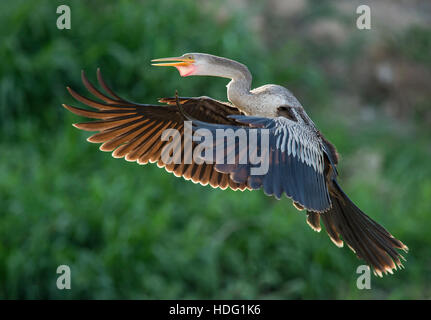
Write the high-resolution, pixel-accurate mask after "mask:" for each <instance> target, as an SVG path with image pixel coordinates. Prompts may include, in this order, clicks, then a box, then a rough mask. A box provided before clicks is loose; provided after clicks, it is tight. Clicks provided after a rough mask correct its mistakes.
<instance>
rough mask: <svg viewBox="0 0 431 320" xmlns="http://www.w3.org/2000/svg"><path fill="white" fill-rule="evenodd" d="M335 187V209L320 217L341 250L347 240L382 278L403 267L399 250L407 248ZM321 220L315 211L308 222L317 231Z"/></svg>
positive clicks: (333, 194)
mask: <svg viewBox="0 0 431 320" xmlns="http://www.w3.org/2000/svg"><path fill="white" fill-rule="evenodd" d="M332 187H333V188H331V189H333V190H331V191H332V192H331V202H332V208H331V209H330V210H329V211H327V212H324V213H321V214H320V218H321V219H322V221H323V224H324V225H325V228H326V231H327V233H328V235H329V237H330V238H331V240H332V241H333V242H334V243H335V244H336V245H337V246H338V247H342V246H343V240H344V242H345V243H346V244H347V245H348V247H349V248H350V249H352V250H353V252H355V253H356V255H357V256H358V257H359V258H360V259H363V260H365V262H366V263H367V264H369V265H370V266H371V267H372V268H373V271H374V274H375V275H378V276H380V277H381V276H382V275H383V273H384V274H387V273H391V274H392V273H393V271H394V270H396V269H397V268H402V267H403V264H402V262H401V260H405V259H404V257H403V256H402V255H401V254H400V253H399V252H398V251H397V249H401V250H404V251H405V252H407V251H408V248H407V246H406V245H404V244H403V243H402V242H401V241H400V240H398V239H396V238H395V237H394V236H392V235H391V234H390V233H389V232H388V231H387V230H386V229H385V228H383V227H382V226H381V225H379V224H378V223H377V222H375V221H374V220H373V219H371V218H370V217H369V216H367V215H366V214H365V213H363V212H362V211H361V210H360V209H359V208H358V207H357V206H356V205H355V204H354V203H353V202H352V201H351V200H350V199H349V197H348V196H347V195H346V194H345V193H344V192H343V190H342V189H341V187H340V186H339V185H338V183H337V182H336V181H335V180H333V185H332ZM317 215H319V214H317ZM318 221H319V220H318V217H317V218H316V213H315V212H308V215H307V222H308V224H309V225H310V226H311V227H312V228H313V229H314V230H317V229H319V228H318V227H317V224H318ZM340 236H341V238H342V239H341V238H340Z"/></svg>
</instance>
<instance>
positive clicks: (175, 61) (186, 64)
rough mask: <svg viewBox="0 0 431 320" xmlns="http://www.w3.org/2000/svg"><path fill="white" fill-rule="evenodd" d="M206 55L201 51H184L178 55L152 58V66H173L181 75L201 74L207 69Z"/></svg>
mask: <svg viewBox="0 0 431 320" xmlns="http://www.w3.org/2000/svg"><path fill="white" fill-rule="evenodd" d="M206 56H207V55H205V54H203V53H186V54H183V55H182V56H180V57H172V58H160V59H153V60H151V62H156V63H153V64H152V65H153V66H159V67H175V68H177V69H178V71H179V73H180V75H181V76H182V77H187V76H195V75H203V74H202V72H203V71H205V70H206V69H208V67H209V65H210V64H209V63H208V58H207V57H206Z"/></svg>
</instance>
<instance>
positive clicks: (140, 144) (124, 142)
mask: <svg viewBox="0 0 431 320" xmlns="http://www.w3.org/2000/svg"><path fill="white" fill-rule="evenodd" d="M97 78H98V81H99V84H100V86H101V87H102V88H103V89H104V90H105V91H106V92H107V93H108V95H107V94H104V93H102V92H101V91H99V90H98V89H96V88H95V87H94V86H93V85H92V84H91V83H90V82H89V81H88V79H87V78H86V76H85V74H84V72H82V82H83V83H84V85H85V87H86V88H87V90H88V91H89V92H90V93H92V94H93V95H94V96H95V97H96V98H99V99H100V100H102V101H96V100H92V99H89V98H86V97H84V96H81V95H80V94H78V93H77V92H75V91H74V90H72V89H71V88H68V91H69V92H70V94H71V95H72V96H73V97H74V98H75V99H76V100H78V101H80V102H82V103H83V104H85V105H87V106H89V107H91V108H92V109H93V110H89V109H81V108H76V107H73V106H70V105H63V106H64V107H65V108H66V109H68V110H69V111H71V112H73V113H75V114H77V115H80V116H84V117H87V118H92V119H98V120H97V121H92V122H83V123H76V124H74V126H75V127H77V128H79V129H82V130H86V131H98V133H96V134H93V135H92V136H91V137H89V138H88V139H87V140H88V141H89V142H93V143H102V145H101V146H100V150H102V151H108V152H112V156H113V157H115V158H125V159H126V160H127V161H136V162H138V163H139V164H146V163H148V162H151V163H157V165H158V166H159V167H164V168H165V169H166V170H167V171H168V172H172V173H174V174H175V175H176V176H177V177H179V176H182V177H184V178H185V179H186V180H192V181H193V182H195V183H200V184H201V185H207V184H209V185H211V186H212V187H214V188H216V187H218V188H221V189H226V188H227V187H230V188H231V189H233V190H236V189H240V190H244V189H246V188H247V184H246V183H237V182H234V181H233V180H232V179H230V176H229V174H226V173H221V172H218V171H216V170H214V165H213V164H207V163H201V164H196V163H195V162H191V163H185V162H186V161H184V157H181V159H176V160H178V161H173V162H171V163H164V162H163V160H162V157H161V153H162V150H163V147H164V146H165V145H166V144H167V143H169V141H162V139H161V136H162V133H163V131H164V130H166V129H176V130H178V133H179V134H180V136H181V139H180V140H181V141H180V142H179V144H181V145H180V146H179V145H177V146H176V147H180V148H181V149H180V152H179V154H181V155H184V154H185V152H184V148H185V147H186V148H187V145H186V146H185V144H184V140H185V139H184V118H183V116H182V115H181V113H180V112H179V110H178V108H177V107H176V106H175V99H174V98H164V99H161V100H160V102H164V103H167V105H149V104H139V103H135V102H131V101H128V100H125V99H123V98H121V97H120V96H118V95H117V94H115V93H114V92H113V91H112V90H111V89H110V88H109V87H108V86H107V85H106V83H105V81H104V80H103V78H102V76H101V73H100V70H97ZM180 103H181V104H182V106H183V108H184V110H186V111H187V113H188V114H190V115H192V116H193V117H194V118H196V119H201V120H204V121H207V122H212V123H220V124H233V123H234V122H235V121H234V120H233V119H230V118H228V116H229V115H239V114H240V111H238V110H237V109H236V108H234V107H232V106H231V105H229V104H227V103H223V102H220V101H216V100H214V99H211V98H208V97H199V98H180ZM194 146H195V145H194V144H193V145H192V148H194Z"/></svg>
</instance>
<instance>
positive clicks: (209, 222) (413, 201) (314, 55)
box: [0, 0, 431, 299]
mask: <svg viewBox="0 0 431 320" xmlns="http://www.w3.org/2000/svg"><path fill="white" fill-rule="evenodd" d="M236 2H238V1H233V2H229V3H228V2H219V1H199V2H197V1H196V2H195V1H191V0H182V1H167V0H157V1H156V0H154V1H153V0H146V1H21V0H16V1H13V2H9V1H2V2H1V3H0V21H1V23H2V27H1V28H0V39H1V45H0V133H1V135H0V150H1V151H0V152H1V153H0V298H3V299H13V298H26V299H41V298H42V299H43V298H51V299H69V298H81V299H101V298H106V299H112V298H121V299H123V298H127V299H129V298H130V299H148V298H152V299H186V298H191V299H193V298H200V299H207V298H209V299H211V298H219V299H230V298H240V299H251V298H262V299H269V298H273V299H372V298H380V299H386V298H389V299H398V298H403V299H413V298H430V297H431V255H430V249H429V248H430V246H431V233H430V232H429V229H430V212H431V201H430V199H431V165H430V153H431V148H430V138H431V131H430V129H429V128H430V123H431V121H429V110H430V107H431V103H430V101H431V100H430V96H429V92H430V91H429V78H428V81H427V82H426V83H425V87H424V88H422V87H421V86H420V83H419V85H417V86H415V88H419V89H418V90H421V91H420V92H419V93H420V94H422V96H421V97H423V98H421V99H419V100H417V101H416V100H412V101H413V102H411V103H410V100H409V101H408V102H409V103H408V105H407V106H404V107H403V106H401V107H400V108H398V109H397V112H396V113H395V114H392V113H391V112H390V110H394V108H395V107H396V104H391V103H387V104H385V102H387V101H389V102H391V101H398V100H396V99H395V100H391V99H392V98H393V97H394V96H393V95H391V94H392V93H391V92H392V91H390V90H389V91H388V89H387V88H380V87H378V86H377V85H376V86H374V83H375V82H374V81H372V80H373V79H371V80H370V79H368V78H365V80H364V79H362V78H357V77H356V74H361V73H360V70H361V69H364V68H365V69H366V67H367V65H368V64H367V63H368V62H367V61H370V60H369V59H365V60H361V59H363V58H362V57H364V55H365V56H366V57H368V56H367V52H368V51H367V50H368V48H370V46H372V45H373V43H375V42H372V41H371V40H370V39H369V38H372V37H373V35H374V34H375V33H373V32H375V31H368V32H369V33H368V34H367V33H366V32H367V31H365V32H360V31H358V30H357V29H355V28H354V22H352V21H354V17H355V15H354V12H352V17H351V19H346V18H343V17H339V16H338V15H337V12H336V11H335V10H334V8H333V7H332V6H331V4H330V3H329V2H325V1H308V2H307V4H306V8H305V9H304V10H303V11H302V13H301V15H300V17H298V16H296V17H291V18H290V19H279V20H277V17H273V16H272V10H271V9H270V8H269V7H267V5H266V4H265V2H257V1H245V3H247V5H245V6H244V5H243V6H235V5H234V4H233V3H236ZM243 2H244V1H243ZM60 4H68V5H70V7H71V11H72V29H71V30H58V29H57V28H56V19H57V17H58V15H57V14H56V8H57V5H60ZM322 17H324V18H325V19H329V20H331V19H333V20H334V21H342V22H343V21H344V22H343V23H344V25H346V26H348V27H349V28H353V29H352V30H353V31H352V32H351V34H350V36H349V37H348V39H347V40H345V41H344V42H343V44H341V45H337V46H332V45H331V44H330V43H326V42H324V43H320V42H319V41H316V39H315V38H312V37H309V36H308V34H307V33H303V32H300V31H301V30H302V29H301V28H306V26H309V25H312V24H313V23H315V22H316V21H318V20H319V19H321V18H322ZM258 18H260V19H261V20H260V21H261V23H260V24H259V23H258V22H259V20H257V19H258ZM343 19H344V20H343ZM262 21H263V22H262ZM253 23H254V24H253ZM256 25H257V27H256ZM259 28H260V29H259ZM295 28H296V29H295ZM377 29H378V27H377ZM377 31H380V32H381V33H382V34H383V38H382V39H383V40H382V41H383V42H384V43H385V47H384V48H385V50H383V52H384V54H386V55H387V56H385V57H386V58H385V59H387V60H388V61H393V59H397V60H395V61H407V62H409V63H411V64H413V65H414V66H418V69H420V70H427V69H428V70H429V67H430V64H431V60H430V59H431V58H430V55H429V53H430V52H431V41H430V34H431V33H430V29H429V28H424V27H421V26H417V27H411V28H407V29H406V30H401V31H398V32H397V33H390V32H389V31H386V33H385V31H384V30H377ZM318 38H319V37H318ZM317 40H319V39H317ZM185 52H208V53H212V54H216V55H221V56H226V57H230V58H233V59H235V60H238V61H241V62H243V63H245V64H247V65H248V66H249V68H250V70H251V72H252V73H253V75H254V85H255V86H259V85H262V84H265V83H278V84H281V85H285V86H287V87H289V88H290V89H291V90H292V91H293V92H294V93H295V94H296V95H297V96H298V98H299V100H300V101H302V103H303V105H304V106H305V108H306V109H307V110H308V111H309V114H310V115H311V116H312V117H313V119H314V121H315V123H316V124H317V125H318V126H319V127H320V129H321V130H322V131H323V132H324V133H325V135H326V136H327V137H328V138H329V139H330V140H331V141H333V142H334V143H335V145H337V147H338V150H339V152H340V153H341V155H342V163H341V166H340V172H341V183H342V185H343V186H344V188H345V190H346V192H347V193H348V194H349V195H351V197H352V199H354V200H355V202H357V204H358V205H359V206H360V207H361V208H363V210H364V211H365V212H367V213H368V214H369V215H370V216H372V217H373V218H375V219H376V220H377V221H379V222H380V223H382V224H383V225H384V226H385V227H386V228H387V229H389V230H390V231H391V232H392V233H393V234H394V235H396V236H397V237H398V238H400V239H401V240H402V241H403V242H404V243H406V244H407V245H408V246H409V248H410V252H409V254H408V255H407V256H406V258H407V261H406V262H405V269H404V270H402V271H399V272H396V273H395V274H394V275H392V276H386V277H384V278H382V279H380V278H376V277H373V279H372V290H362V291H361V290H358V289H357V288H356V279H357V276H358V275H357V274H356V273H355V270H356V268H357V266H358V265H360V264H362V263H361V262H360V261H359V260H357V259H356V257H355V256H354V254H353V253H352V252H351V251H350V250H349V249H347V248H343V249H338V248H336V247H335V246H334V245H333V244H332V243H331V242H330V240H329V238H328V237H327V236H326V234H325V233H324V232H321V233H320V234H317V233H315V232H313V231H312V230H311V229H310V228H309V227H308V226H307V225H306V223H305V215H304V214H303V213H302V212H298V211H296V210H295V209H294V208H293V207H292V205H291V201H290V200H289V199H286V198H285V199H283V200H280V201H276V200H274V199H272V198H269V197H266V196H265V195H264V194H263V193H262V192H260V191H257V192H243V193H241V192H233V191H227V190H226V191H220V190H213V189H211V188H209V187H205V188H204V187H201V186H200V185H194V184H192V183H189V182H186V181H183V180H182V179H178V178H175V177H174V176H172V175H170V174H168V173H166V172H165V171H164V170H160V169H158V168H157V167H156V166H155V165H147V166H144V167H141V166H139V165H137V164H135V163H128V162H125V161H120V160H115V159H113V158H112V157H111V156H110V154H109V153H102V152H99V151H98V146H97V145H93V144H88V143H87V142H85V139H86V137H88V136H89V134H88V133H85V132H80V131H78V130H76V129H75V128H73V127H72V126H71V123H73V122H78V121H80V120H81V119H79V118H78V117H76V116H74V115H72V114H70V113H68V112H67V111H66V110H64V109H63V108H62V107H61V104H62V103H68V104H72V105H75V106H79V105H78V103H76V102H75V101H74V100H73V99H72V98H71V97H70V96H69V95H68V94H67V92H66V90H65V86H66V85H70V86H72V87H73V88H75V89H76V90H77V91H78V92H84V89H83V85H82V84H81V83H80V71H81V69H84V70H86V72H87V75H88V76H89V78H90V79H91V80H93V81H95V70H96V68H97V67H101V68H102V71H103V73H104V76H105V78H106V79H107V81H108V82H109V83H110V84H111V86H112V87H113V88H114V89H115V90H116V91H118V92H119V93H120V95H123V96H125V97H128V98H130V99H132V100H135V101H141V102H147V103H153V102H155V101H156V99H157V98H159V97H162V96H170V95H172V94H173V92H174V90H175V89H178V90H179V92H180V94H181V95H184V96H193V95H197V96H199V95H208V96H213V97H215V98H218V99H226V98H225V88H224V86H225V85H226V80H225V79H217V78H207V77H190V78H179V76H178V75H177V73H176V72H174V71H173V70H170V69H159V68H152V67H150V64H149V60H150V59H151V58H157V57H165V56H174V55H180V54H182V53H185ZM370 59H372V58H370ZM328 61H329V62H332V61H335V62H339V63H340V64H341V65H343V66H345V68H346V72H345V73H341V76H340V74H338V75H334V74H332V73H331V72H330V70H328V68H327V62H328ZM364 61H365V62H364ZM414 70H416V69H414ZM419 73H420V72H419V71H418V72H417V73H414V74H413V77H414V79H417V78H415V77H416V75H417V74H419ZM419 81H420V79H419ZM412 83H413V84H412V85H414V84H416V82H414V81H413V82H412ZM427 85H428V87H427ZM389 89H391V88H389ZM401 90H404V88H401ZM406 90H410V89H409V88H408V87H407V88H406ZM411 90H413V89H411ZM415 90H416V89H415ZM407 93H408V92H407ZM413 93H415V92H413ZM354 94H357V95H358V96H359V98H358V100H354V101H353V102H352V101H348V102H346V101H345V100H343V99H344V98H345V97H346V96H349V95H354ZM412 95H413V94H412ZM403 96H404V93H403ZM414 96H415V97H417V96H418V94H417V93H415V94H414ZM396 97H397V96H396V95H395V98H396ZM361 106H364V108H362V107H361ZM385 106H386V107H385ZM388 106H389V107H388ZM388 109H389V113H388V112H387V110H388ZM364 110H368V111H369V112H371V115H372V116H371V117H369V116H367V114H365V116H364ZM370 110H371V111H370ZM406 110H407V111H406ZM404 111H405V112H404ZM61 264H66V265H69V266H70V267H71V270H72V289H71V290H68V291H67V290H63V291H60V290H58V289H57V288H56V278H57V274H56V268H57V266H59V265H61Z"/></svg>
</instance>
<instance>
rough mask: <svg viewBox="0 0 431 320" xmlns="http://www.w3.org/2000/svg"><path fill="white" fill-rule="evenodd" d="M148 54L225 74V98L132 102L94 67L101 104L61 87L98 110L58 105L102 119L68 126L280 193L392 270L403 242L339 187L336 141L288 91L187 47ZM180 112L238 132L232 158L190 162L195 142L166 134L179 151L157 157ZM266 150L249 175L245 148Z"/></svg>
mask: <svg viewBox="0 0 431 320" xmlns="http://www.w3.org/2000/svg"><path fill="white" fill-rule="evenodd" d="M153 61H154V62H159V63H158V64H157V65H160V66H174V67H176V68H177V69H178V71H179V72H180V74H181V76H191V75H202V76H217V77H224V78H228V79H230V82H229V84H228V85H227V97H228V100H229V101H230V103H224V102H220V101H216V100H214V99H211V98H208V97H197V98H178V97H176V98H163V99H161V100H160V102H163V103H166V105H165V106H157V105H148V104H137V103H134V102H130V101H127V100H125V99H122V98H121V97H119V96H118V95H116V94H115V93H114V92H113V91H112V90H111V89H110V88H109V87H108V86H107V85H106V84H105V82H104V81H103V79H102V77H101V75H100V72H98V80H99V83H100V85H101V86H102V87H103V88H104V89H105V91H106V92H107V93H108V94H109V95H110V96H109V95H106V94H103V93H102V92H100V91H99V90H97V89H96V88H95V87H94V86H93V85H92V84H91V83H90V82H89V81H88V80H87V78H86V77H85V75H84V74H83V77H82V79H83V82H84V84H85V86H86V87H87V89H88V90H89V91H90V92H91V93H92V94H93V95H95V96H96V97H97V98H99V99H101V100H102V101H103V102H98V101H94V100H91V99H88V98H85V97H83V96H81V95H79V94H78V93H76V92H75V91H73V90H72V89H70V88H68V89H69V92H70V93H71V94H72V96H73V97H75V98H76V99H77V100H78V101H81V102H83V103H84V104H87V105H88V106H90V107H92V108H95V109H96V110H97V111H90V110H86V109H79V108H75V107H72V106H68V105H64V106H65V107H66V108H67V109H68V110H70V111H72V112H73V113H76V114H78V115H82V116H86V117H89V118H96V119H100V120H99V121H94V122H87V123H79V124H75V126H76V127H78V128H80V129H83V130H87V131H99V133H97V134H94V135H93V136H91V137H90V138H88V141H90V142H95V143H102V142H103V144H102V146H101V147H100V149H101V150H103V151H112V152H113V156H114V157H116V158H123V157H124V158H125V159H126V160H128V161H137V162H138V163H140V164H146V163H148V162H156V163H157V165H158V166H159V167H164V168H165V169H166V170H167V171H169V172H173V173H174V174H175V175H176V176H182V177H184V178H185V179H186V180H192V181H193V182H195V183H200V184H202V185H207V184H209V185H211V186H212V187H214V188H217V187H218V188H221V189H225V188H228V187H229V188H231V189H233V190H237V189H239V190H245V189H249V190H255V189H260V188H262V189H263V190H264V192H265V193H266V194H267V195H273V196H275V197H276V198H278V199H279V198H280V197H281V195H282V194H283V193H284V194H286V196H287V197H289V198H291V199H292V201H293V204H294V206H295V207H296V208H297V209H299V210H303V209H305V210H306V211H307V223H308V224H309V225H310V226H311V227H312V228H313V230H315V231H320V220H322V222H323V224H324V226H325V228H326V231H327V233H328V235H329V237H330V238H331V240H332V241H333V242H334V243H335V244H336V245H337V246H342V245H343V240H344V242H346V243H347V245H348V246H349V247H350V248H351V249H352V250H353V251H354V252H355V253H356V254H357V256H358V257H359V258H362V259H364V260H365V261H366V262H367V263H368V264H370V265H371V266H372V267H373V268H374V272H375V273H376V274H378V275H382V273H387V272H389V273H392V270H394V269H396V268H397V267H401V266H402V264H401V261H400V259H402V258H403V257H402V256H401V255H400V254H399V253H398V251H397V249H403V250H405V251H406V250H407V247H406V246H405V245H404V244H403V243H402V242H401V241H399V240H397V239H395V238H394V237H393V236H392V235H391V234H390V233H389V232H388V231H386V230H385V229H384V228H383V227H381V226H380V225H379V224H377V223H376V222H375V221H373V220H372V219H371V218H369V217H368V216H367V215H366V214H364V213H363V212H362V211H361V210H360V209H359V208H358V207H356V206H355V205H354V204H353V202H352V201H351V200H350V199H349V198H348V197H347V195H346V194H345V193H344V192H343V191H342V189H341V188H340V186H339V184H338V182H337V175H338V173H337V169H336V166H337V164H338V154H337V151H336V149H335V147H334V146H333V145H332V144H331V143H330V142H329V141H328V140H327V139H325V137H324V136H323V135H322V133H321V132H320V131H319V130H318V129H317V128H316V126H315V124H314V123H313V121H312V120H311V119H310V117H309V116H308V115H307V113H306V112H305V110H304V108H303V107H302V105H301V104H300V103H299V101H298V100H297V99H296V98H295V96H293V94H292V93H291V92H290V91H289V90H288V89H286V88H284V87H282V86H279V85H272V84H270V85H264V86H261V87H258V88H255V89H251V84H252V76H251V73H250V71H249V70H248V68H247V67H246V66H245V65H243V64H241V63H239V62H236V61H233V60H230V59H226V58H221V57H217V56H213V55H208V54H201V53H192V54H185V55H183V56H181V57H177V58H163V59H156V60H153ZM171 61H176V62H171ZM185 118H186V119H185ZM187 118H188V120H191V121H192V123H193V126H194V130H198V129H205V130H207V131H208V132H211V133H213V134H216V132H217V131H218V130H227V131H229V130H230V132H232V133H234V134H237V133H243V135H244V136H245V137H247V144H246V145H245V146H244V145H241V144H240V143H238V142H235V140H233V141H234V142H233V143H231V144H230V145H229V142H225V141H224V140H223V143H222V144H221V145H222V146H223V148H224V149H225V150H224V151H225V153H224V154H225V159H226V158H227V157H228V155H232V157H233V159H234V160H235V161H234V162H232V163H229V162H223V163H220V162H217V161H216V160H215V158H212V161H204V162H202V161H198V160H197V159H193V161H192V162H191V163H189V162H187V161H186V160H185V159H186V157H185V156H184V155H185V154H188V153H193V152H195V151H196V150H197V149H198V145H199V144H198V143H195V142H193V143H192V144H190V145H188V144H187V143H186V142H185V139H179V140H178V141H174V140H172V141H171V142H169V143H170V144H172V145H173V146H174V148H173V149H172V150H174V149H175V148H176V149H178V150H181V155H180V156H176V154H174V153H173V152H172V157H170V159H171V160H172V161H169V162H168V161H166V159H167V158H164V152H165V151H164V150H165V148H166V146H167V145H168V142H167V140H164V139H163V138H162V137H163V133H164V132H166V130H167V129H173V130H177V131H178V132H179V135H178V136H179V137H180V138H184V137H185V132H186V129H185V127H186V126H185V122H184V120H187ZM256 131H257V133H256ZM265 134H266V135H267V137H268V145H266V146H263V145H262V144H261V145H258V144H257V145H254V144H252V143H251V141H252V137H253V136H254V135H259V138H258V140H259V139H260V140H259V141H261V142H262V141H263V140H264V138H263V137H264V135H265ZM217 146H220V144H217V143H216V142H215V143H214V144H213V145H211V146H210V148H214V150H213V151H214V152H213V153H211V154H214V155H215V154H216V151H217V150H216V147H217ZM176 149H175V150H176ZM189 149H191V150H189ZM264 151H265V152H266V153H267V157H266V158H264V159H265V161H266V162H267V163H266V164H267V171H265V172H263V173H259V174H256V173H254V172H256V171H254V169H256V163H252V162H251V160H250V159H248V158H247V157H246V159H248V160H247V161H245V162H242V161H241V160H242V159H244V155H250V157H251V155H252V154H254V155H257V154H261V155H263V153H264ZM174 160H175V161H174ZM210 160H211V159H210ZM340 236H341V237H342V239H343V240H342V239H341V238H340Z"/></svg>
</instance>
